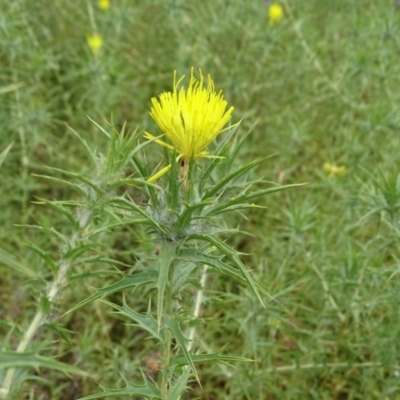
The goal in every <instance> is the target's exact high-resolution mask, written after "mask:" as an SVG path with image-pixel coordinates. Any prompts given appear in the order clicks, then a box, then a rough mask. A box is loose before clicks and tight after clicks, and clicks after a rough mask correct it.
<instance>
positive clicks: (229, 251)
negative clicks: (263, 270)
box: [189, 234, 264, 306]
mask: <svg viewBox="0 0 400 400" xmlns="http://www.w3.org/2000/svg"><path fill="white" fill-rule="evenodd" d="M190 239H197V240H201V241H204V242H208V243H210V244H212V245H214V246H215V247H216V248H218V249H219V250H220V251H222V253H223V254H225V256H226V257H227V258H228V260H230V261H231V262H233V263H234V264H235V265H236V266H237V267H238V268H239V269H240V271H241V272H242V273H243V275H244V277H245V279H246V281H247V283H248V284H249V285H250V287H251V289H252V290H253V293H254V294H255V295H256V296H257V298H258V300H259V302H260V303H261V304H262V305H263V306H264V303H263V301H262V299H261V296H260V292H259V291H258V288H257V285H256V283H255V282H254V280H253V278H252V277H251V276H250V274H249V272H248V271H247V269H246V267H245V266H244V265H243V263H242V262H241V261H240V258H239V256H238V254H239V253H238V252H237V251H236V250H234V249H233V248H232V247H230V246H228V245H227V244H226V243H224V242H222V241H221V240H220V239H218V238H216V237H214V236H211V235H205V234H193V235H190V236H189V240H190Z"/></svg>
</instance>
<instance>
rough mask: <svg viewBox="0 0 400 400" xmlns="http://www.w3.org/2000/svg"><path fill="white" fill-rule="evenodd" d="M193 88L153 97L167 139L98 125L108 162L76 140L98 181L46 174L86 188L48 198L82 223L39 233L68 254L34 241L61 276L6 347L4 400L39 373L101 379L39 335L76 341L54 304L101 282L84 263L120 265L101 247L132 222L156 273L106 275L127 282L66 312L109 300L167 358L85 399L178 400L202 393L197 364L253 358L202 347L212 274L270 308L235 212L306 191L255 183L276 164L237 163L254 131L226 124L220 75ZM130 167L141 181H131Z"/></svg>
mask: <svg viewBox="0 0 400 400" xmlns="http://www.w3.org/2000/svg"><path fill="white" fill-rule="evenodd" d="M182 83H183V78H181V79H179V80H178V81H177V80H176V75H175V77H174V84H173V89H172V91H171V92H167V93H163V94H161V96H160V98H159V99H153V100H152V103H153V108H152V109H151V116H152V117H153V118H154V119H155V121H156V122H157V124H158V125H159V127H160V128H161V130H162V135H161V137H160V136H156V135H152V134H150V133H147V132H146V133H145V137H146V138H147V139H148V140H146V141H144V142H143V143H142V144H140V143H139V142H138V134H137V133H136V134H131V135H128V134H126V133H125V132H124V130H123V131H122V132H121V133H118V132H116V131H115V130H114V129H113V128H111V133H109V132H108V131H107V130H105V129H103V128H102V127H100V126H99V125H97V124H96V126H97V128H98V129H99V130H100V131H102V132H103V133H104V134H105V135H106V136H107V138H108V140H109V142H110V145H109V150H108V152H107V153H106V155H102V154H100V153H98V152H97V151H93V150H91V148H90V146H89V145H88V144H87V142H86V141H85V140H83V139H82V138H81V136H79V135H78V134H76V133H75V136H76V137H77V138H78V139H79V140H80V141H81V142H82V144H83V145H84V147H85V149H86V150H87V154H88V158H89V160H91V162H92V165H93V170H92V171H91V172H90V173H89V174H88V175H82V174H77V173H72V172H69V171H65V170H60V169H54V168H53V169H50V171H52V172H53V174H56V175H58V176H52V175H46V176H41V177H40V179H42V178H45V179H48V180H50V181H52V182H54V183H56V184H61V185H67V186H69V187H71V188H73V189H75V190H76V192H77V193H79V194H80V199H79V200H68V201H49V200H42V201H41V203H42V204H44V205H47V206H50V207H53V208H54V209H55V210H57V211H58V212H60V213H62V214H63V215H65V217H66V220H67V221H69V223H70V225H71V229H70V230H71V233H70V234H65V233H63V232H60V231H57V230H56V229H54V228H51V229H48V228H44V227H40V226H39V227H38V226H31V227H29V228H30V229H36V230H39V231H41V232H44V233H47V234H52V235H54V237H55V238H57V240H58V241H59V243H60V254H61V256H60V258H59V259H54V258H52V257H50V256H49V254H48V252H47V251H46V249H42V248H39V247H38V246H35V245H34V244H32V245H31V248H32V250H33V251H34V252H35V253H37V254H38V255H39V256H40V257H41V258H42V260H43V262H44V263H45V264H46V265H47V266H48V268H49V270H50V271H51V273H52V276H53V279H52V281H46V280H44V279H43V278H42V288H43V291H42V293H41V296H40V302H39V304H38V309H37V312H36V314H35V315H34V317H33V319H32V321H31V323H30V325H29V326H27V327H26V328H25V330H24V329H22V328H20V330H21V332H22V333H21V336H20V343H19V345H18V346H17V348H16V350H14V351H12V350H11V349H12V346H11V345H10V341H11V336H12V332H13V330H14V329H15V327H13V328H12V329H11V331H10V338H9V340H6V341H5V342H4V343H3V344H2V348H1V349H0V350H1V353H0V360H1V362H0V369H2V370H5V369H8V371H7V372H6V374H5V376H4V378H3V384H2V388H1V389H0V394H1V396H2V398H4V399H7V398H12V396H16V395H18V394H20V390H21V389H20V388H21V384H22V383H23V382H24V381H27V380H29V379H30V376H29V375H28V372H29V368H38V367H40V368H50V369H56V370H59V371H62V372H64V373H68V374H80V375H82V376H88V374H90V373H91V371H82V370H81V369H79V368H77V367H74V366H71V365H67V364H65V363H62V362H60V361H58V360H56V359H55V358H54V357H50V356H48V354H49V351H50V350H51V346H50V345H48V344H46V343H41V345H40V346H39V347H38V346H37V345H35V343H34V338H35V335H36V333H37V332H38V330H39V329H43V328H44V327H45V326H53V328H54V326H55V328H56V332H58V334H59V335H61V336H66V337H67V338H68V333H67V332H66V331H65V330H64V329H63V328H62V326H60V325H58V324H55V323H54V316H55V314H56V311H55V310H56V307H55V306H58V307H59V308H63V307H62V293H63V292H65V291H66V290H67V288H68V286H69V284H70V282H71V280H74V282H75V284H78V283H80V282H82V283H83V281H82V280H83V279H84V277H86V276H88V275H89V276H90V274H88V273H87V272H86V273H82V271H81V270H80V268H81V266H82V265H85V266H88V267H90V265H93V264H95V265H96V266H97V268H98V266H99V264H103V263H105V264H107V265H113V266H115V267H116V268H115V269H117V267H118V266H119V265H120V264H121V263H120V262H119V261H117V260H114V259H111V258H110V257H107V256H105V255H104V252H105V251H106V250H105V249H103V250H102V251H99V250H98V249H99V248H101V247H104V243H107V240H106V237H107V236H106V235H107V234H108V233H109V232H111V231H112V230H113V229H115V228H116V227H122V226H127V225H130V226H133V227H134V229H135V230H138V231H139V230H143V228H142V227H144V228H145V229H146V232H147V235H148V238H149V241H151V243H152V244H153V254H152V255H148V257H147V261H146V264H145V265H144V264H143V263H140V262H138V263H137V265H135V266H134V268H133V269H132V271H133V272H129V273H126V272H122V270H121V271H118V270H117V271H115V270H113V271H112V272H110V271H109V270H107V269H106V270H104V271H103V272H102V273H103V274H105V275H108V276H115V275H116V274H117V275H118V276H119V280H118V279H116V280H114V281H113V282H112V283H111V284H109V285H106V286H104V287H102V288H100V289H97V290H96V291H95V292H94V294H93V295H91V296H89V297H88V298H85V299H83V300H81V301H80V302H79V303H78V304H75V305H73V306H72V307H70V309H69V310H68V311H67V312H66V313H65V314H64V315H67V314H70V313H73V312H74V311H75V310H77V309H79V308H81V307H84V306H85V305H86V304H88V303H90V302H92V301H96V300H99V301H101V302H102V303H103V304H106V305H107V306H109V307H110V308H111V309H112V310H113V311H114V312H115V313H117V314H119V315H120V317H121V318H122V319H124V320H125V321H127V322H129V323H130V326H131V329H132V332H134V330H137V329H140V330H144V331H145V332H146V334H147V337H148V338H149V339H153V343H154V346H155V348H154V349H153V350H152V351H155V352H158V353H159V354H160V360H159V362H158V364H157V367H156V368H154V371H153V374H152V375H151V376H150V377H149V376H143V378H142V380H141V381H138V382H133V381H132V379H128V378H127V377H125V376H123V379H124V382H125V384H126V385H125V387H124V388H110V389H107V388H103V391H102V392H101V393H96V394H88V395H87V396H86V397H83V398H82V399H86V400H87V399H96V398H116V397H135V396H137V397H140V398H146V399H168V400H178V399H181V398H182V396H183V394H184V393H185V392H187V391H188V390H189V389H190V386H191V385H192V384H193V382H194V381H197V382H198V384H200V385H201V375H200V374H199V372H198V371H197V368H196V365H197V364H198V363H202V364H203V363H205V362H213V363H220V362H223V363H229V362H233V361H235V362H236V361H243V362H246V361H249V360H247V359H243V358H240V357H236V356H235V355H229V354H228V355H227V354H223V349H215V352H213V353H211V354H210V353H207V352H205V349H204V348H203V346H202V342H201V330H202V329H205V326H204V325H205V323H204V321H203V320H202V319H201V314H202V306H203V300H204V293H207V287H206V282H207V277H208V276H209V275H217V276H219V275H222V276H225V277H226V278H225V279H234V280H237V281H239V282H241V283H243V284H246V285H249V286H250V288H251V290H252V293H253V294H254V296H255V298H257V299H258V301H259V302H260V303H261V304H264V303H265V302H266V301H267V300H269V296H268V293H267V292H266V291H265V290H264V289H263V288H262V287H260V286H259V285H258V284H257V282H255V281H254V280H253V278H252V276H251V274H250V273H249V271H248V270H247V269H246V267H245V265H244V264H243V263H242V261H241V259H240V256H241V253H240V252H238V251H237V250H235V249H234V248H232V247H231V246H230V245H229V244H228V243H227V238H228V237H229V236H230V235H232V234H239V231H238V230H235V229H231V228H229V227H228V226H227V225H226V223H225V220H224V215H225V214H226V213H228V212H238V213H243V212H245V211H246V210H248V209H250V210H251V209H254V208H257V207H259V206H257V205H255V204H254V201H256V199H257V198H259V197H261V196H265V195H268V194H271V193H274V192H277V191H280V190H283V189H286V188H288V187H291V186H296V185H290V186H289V185H288V186H280V185H274V184H271V183H270V182H265V181H264V180H263V179H255V180H252V179H251V178H250V177H249V174H250V172H251V170H252V169H253V168H254V167H255V166H257V165H259V164H260V163H261V162H263V161H264V160H265V159H266V158H267V157H265V158H263V159H257V160H253V161H251V162H249V163H247V164H244V165H237V160H236V157H237V154H238V151H239V150H240V148H241V146H242V145H243V144H244V143H245V142H246V139H247V138H248V135H249V133H250V132H248V133H246V134H240V133H239V131H238V127H239V126H238V124H234V125H231V126H228V127H226V125H227V123H228V122H229V121H230V119H231V116H232V111H233V108H232V107H228V105H227V102H226V100H224V97H223V94H222V92H217V91H215V89H214V84H213V81H212V80H211V78H210V77H209V76H208V79H207V84H206V83H205V79H204V77H203V75H202V73H201V71H200V78H199V79H196V78H195V76H194V73H193V71H192V73H191V77H190V81H189V85H188V86H187V87H184V86H180V85H181V84H182ZM218 139H219V140H218ZM154 143H155V144H159V145H161V147H162V148H163V149H164V155H165V162H166V163H167V167H165V168H163V169H162V170H161V171H158V172H156V173H155V174H154V173H153V172H152V171H151V169H150V167H149V165H148V164H147V163H146V162H145V161H144V160H145V159H146V158H145V157H144V156H143V155H142V153H143V149H144V148H145V147H149V146H152V145H153V144H154ZM127 169H129V170H130V171H131V174H132V175H129V176H128V177H124V171H125V170H127ZM38 179H39V177H38ZM128 189H129V190H128ZM132 190H134V191H135V192H137V191H140V192H141V196H138V198H139V197H140V201H139V202H136V201H135V200H134V198H132V196H130V195H129V193H131V192H132ZM135 198H136V196H135ZM93 273H95V274H99V271H96V272H93ZM36 278H37V279H39V278H38V277H36ZM110 295H112V297H111V296H110ZM138 295H140V296H147V300H148V307H147V309H146V310H145V311H143V310H142V309H141V308H138V306H137V298H138ZM209 301H212V297H211V298H209ZM64 311H65V307H64ZM61 320H62V318H61ZM213 323H217V322H213ZM43 352H45V354H47V355H46V356H44V355H43ZM138 372H139V371H138ZM0 377H1V375H0ZM100 383H101V382H100ZM25 387H26V385H25ZM32 393H33V392H32Z"/></svg>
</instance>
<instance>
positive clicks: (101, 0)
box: [99, 0, 110, 10]
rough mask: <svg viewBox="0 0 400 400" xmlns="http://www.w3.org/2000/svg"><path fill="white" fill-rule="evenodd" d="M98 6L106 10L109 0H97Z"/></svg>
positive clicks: (108, 6)
mask: <svg viewBox="0 0 400 400" xmlns="http://www.w3.org/2000/svg"><path fill="white" fill-rule="evenodd" d="M99 8H101V9H102V10H108V9H109V8H110V0H99Z"/></svg>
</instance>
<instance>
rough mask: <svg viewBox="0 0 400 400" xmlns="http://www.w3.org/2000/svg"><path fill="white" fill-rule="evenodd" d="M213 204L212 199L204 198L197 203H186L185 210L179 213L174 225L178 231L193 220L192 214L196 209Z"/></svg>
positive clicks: (202, 208)
mask: <svg viewBox="0 0 400 400" xmlns="http://www.w3.org/2000/svg"><path fill="white" fill-rule="evenodd" d="M211 204H213V201H212V200H205V201H202V202H200V203H197V204H193V205H186V208H185V210H184V211H183V212H182V213H181V214H180V215H179V217H178V219H177V221H176V223H175V226H176V228H177V229H178V231H180V230H183V229H185V228H186V227H187V226H188V225H189V224H190V222H191V221H192V220H193V214H194V213H196V211H201V210H204V209H205V208H206V207H207V206H209V205H211Z"/></svg>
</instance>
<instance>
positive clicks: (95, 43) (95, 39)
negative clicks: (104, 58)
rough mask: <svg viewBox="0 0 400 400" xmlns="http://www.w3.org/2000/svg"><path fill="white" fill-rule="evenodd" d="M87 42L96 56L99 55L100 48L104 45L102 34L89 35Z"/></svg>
mask: <svg viewBox="0 0 400 400" xmlns="http://www.w3.org/2000/svg"><path fill="white" fill-rule="evenodd" d="M87 44H88V46H89V48H90V50H91V52H92V54H93V56H94V57H97V55H98V54H99V51H100V49H101V48H102V47H103V38H102V37H101V36H100V35H97V34H94V35H88V36H87Z"/></svg>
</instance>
